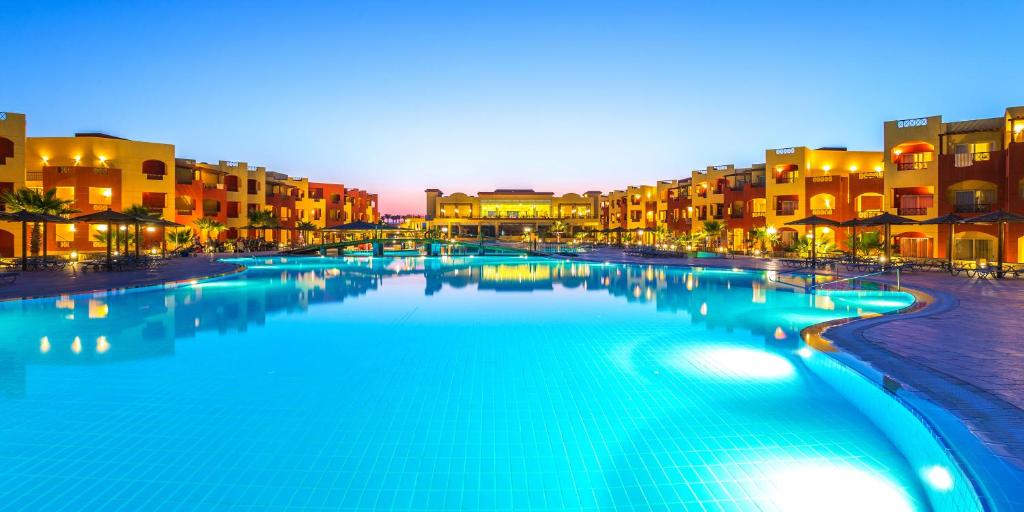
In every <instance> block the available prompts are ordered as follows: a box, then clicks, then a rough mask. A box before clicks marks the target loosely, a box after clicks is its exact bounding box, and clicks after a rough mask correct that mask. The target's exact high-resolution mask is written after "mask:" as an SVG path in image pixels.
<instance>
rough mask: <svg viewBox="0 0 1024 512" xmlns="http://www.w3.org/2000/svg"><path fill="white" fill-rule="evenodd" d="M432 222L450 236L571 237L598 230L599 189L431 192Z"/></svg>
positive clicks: (434, 190) (430, 190) (429, 199)
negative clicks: (580, 191) (560, 192)
mask: <svg viewBox="0 0 1024 512" xmlns="http://www.w3.org/2000/svg"><path fill="white" fill-rule="evenodd" d="M426 194H427V220H428V221H429V222H430V223H431V225H433V226H435V227H438V228H441V229H442V230H443V231H446V232H447V233H448V234H449V235H451V236H461V237H476V236H484V237H498V238H500V237H517V236H522V235H523V234H525V233H528V232H534V233H545V232H549V233H551V234H552V235H553V234H555V233H556V232H558V231H559V230H561V232H560V234H561V235H563V236H571V234H572V233H576V232H579V231H582V230H584V229H586V230H595V229H598V227H599V221H598V212H599V208H598V205H599V203H600V201H601V193H600V192H597V191H590V192H585V193H583V194H582V195H580V194H565V195H563V196H556V195H555V194H554V192H537V191H534V190H532V189H498V190H495V191H493V192H478V193H477V194H476V195H475V196H472V195H468V194H464V193H461V192H457V193H454V194H450V195H445V194H444V193H443V192H441V191H440V190H438V189H434V188H432V189H427V191H426Z"/></svg>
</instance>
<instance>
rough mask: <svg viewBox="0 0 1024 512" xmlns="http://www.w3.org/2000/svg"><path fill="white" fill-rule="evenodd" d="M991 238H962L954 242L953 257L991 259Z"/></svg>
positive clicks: (959, 258)
mask: <svg viewBox="0 0 1024 512" xmlns="http://www.w3.org/2000/svg"><path fill="white" fill-rule="evenodd" d="M993 245H994V244H993V243H992V241H991V240H983V239H978V238H960V239H957V240H956V241H955V242H953V258H954V259H958V260H991V259H992V255H993V254H994V253H993V251H992V246H993Z"/></svg>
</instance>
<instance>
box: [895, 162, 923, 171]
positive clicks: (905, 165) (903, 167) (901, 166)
mask: <svg viewBox="0 0 1024 512" xmlns="http://www.w3.org/2000/svg"><path fill="white" fill-rule="evenodd" d="M927 168H928V162H898V163H897V164H896V170H897V171H917V170H920V169H927Z"/></svg>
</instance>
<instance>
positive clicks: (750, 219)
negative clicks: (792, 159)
mask: <svg viewBox="0 0 1024 512" xmlns="http://www.w3.org/2000/svg"><path fill="white" fill-rule="evenodd" d="M722 201H723V203H724V204H725V211H726V220H725V224H726V245H727V247H732V248H734V249H742V248H746V247H747V246H748V245H749V244H750V242H751V236H750V232H751V230H753V229H755V228H763V227H765V222H766V219H765V215H766V212H767V209H766V205H767V199H766V198H765V164H755V165H753V166H751V167H747V168H743V169H733V172H732V173H730V174H726V175H725V186H724V188H723V189H722Z"/></svg>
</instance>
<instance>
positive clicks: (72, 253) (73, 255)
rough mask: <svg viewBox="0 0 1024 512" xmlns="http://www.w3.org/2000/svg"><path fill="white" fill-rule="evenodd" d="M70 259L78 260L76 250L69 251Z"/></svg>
mask: <svg viewBox="0 0 1024 512" xmlns="http://www.w3.org/2000/svg"><path fill="white" fill-rule="evenodd" d="M70 259H71V261H78V251H71V255H70Z"/></svg>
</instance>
